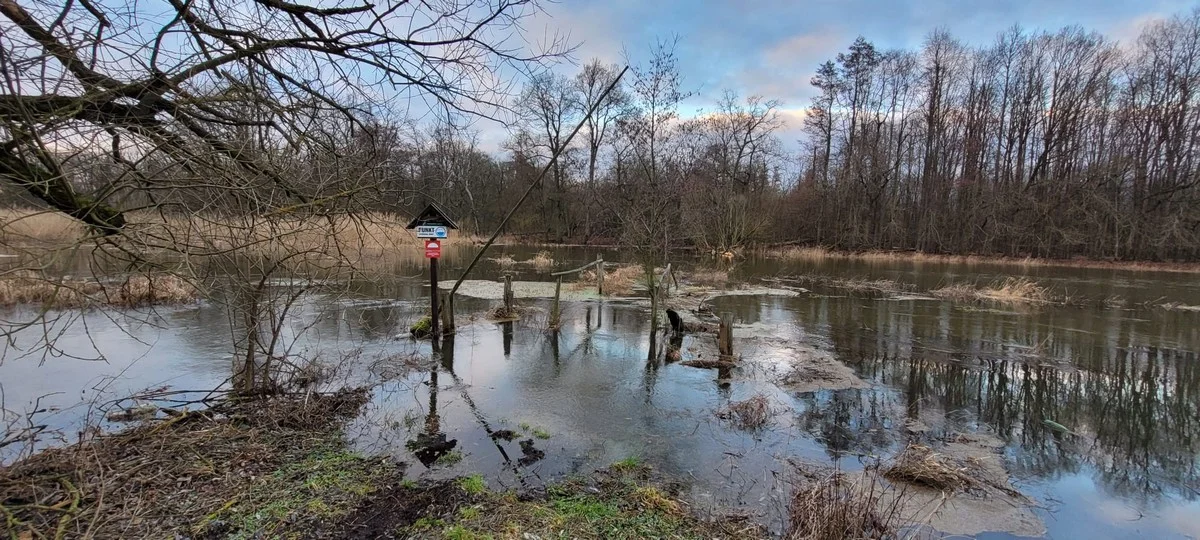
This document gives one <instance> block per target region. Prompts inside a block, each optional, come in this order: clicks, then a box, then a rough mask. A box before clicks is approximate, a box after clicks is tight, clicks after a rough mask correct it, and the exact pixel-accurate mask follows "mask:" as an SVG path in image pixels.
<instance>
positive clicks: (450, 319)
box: [440, 291, 454, 334]
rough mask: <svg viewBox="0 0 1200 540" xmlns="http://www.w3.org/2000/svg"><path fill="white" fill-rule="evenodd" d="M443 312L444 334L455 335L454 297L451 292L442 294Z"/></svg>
mask: <svg viewBox="0 0 1200 540" xmlns="http://www.w3.org/2000/svg"><path fill="white" fill-rule="evenodd" d="M440 309H441V311H442V333H444V334H453V333H454V296H452V295H451V294H450V292H449V291H443V292H442V301H441V307H440Z"/></svg>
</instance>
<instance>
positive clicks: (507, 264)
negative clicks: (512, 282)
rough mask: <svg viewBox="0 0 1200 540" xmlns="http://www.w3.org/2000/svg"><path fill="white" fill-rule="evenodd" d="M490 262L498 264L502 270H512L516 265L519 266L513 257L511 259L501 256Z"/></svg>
mask: <svg viewBox="0 0 1200 540" xmlns="http://www.w3.org/2000/svg"><path fill="white" fill-rule="evenodd" d="M488 260H489V261H492V262H494V263H496V264H497V265H499V266H500V268H511V267H512V266H513V265H514V264H517V261H516V260H515V259H513V258H512V257H509V256H508V255H501V256H499V257H496V258H494V259H488Z"/></svg>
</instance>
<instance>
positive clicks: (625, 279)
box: [571, 264, 646, 296]
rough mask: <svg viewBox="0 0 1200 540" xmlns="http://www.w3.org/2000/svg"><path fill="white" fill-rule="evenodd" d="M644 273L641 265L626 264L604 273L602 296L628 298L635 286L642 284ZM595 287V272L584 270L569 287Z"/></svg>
mask: <svg viewBox="0 0 1200 540" xmlns="http://www.w3.org/2000/svg"><path fill="white" fill-rule="evenodd" d="M645 280H646V271H645V270H643V269H642V266H641V265H636V264H626V265H622V266H618V267H617V268H614V269H611V270H606V271H605V272H604V294H606V295H612V296H629V295H631V294H633V289H634V286H635V285H638V284H644V283H645ZM594 286H596V272H595V271H594V270H585V271H583V272H580V273H579V281H576V282H575V283H574V284H572V285H571V287H572V289H573V290H581V289H584V288H587V287H594Z"/></svg>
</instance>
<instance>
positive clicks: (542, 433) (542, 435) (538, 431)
mask: <svg viewBox="0 0 1200 540" xmlns="http://www.w3.org/2000/svg"><path fill="white" fill-rule="evenodd" d="M533 436H534V437H537V438H539V439H549V438H550V432H549V431H546V430H544V429H542V428H540V427H536V428H533Z"/></svg>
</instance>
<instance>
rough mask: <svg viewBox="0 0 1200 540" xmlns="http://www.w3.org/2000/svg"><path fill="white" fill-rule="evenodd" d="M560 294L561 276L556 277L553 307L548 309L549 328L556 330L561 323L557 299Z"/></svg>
mask: <svg viewBox="0 0 1200 540" xmlns="http://www.w3.org/2000/svg"><path fill="white" fill-rule="evenodd" d="M561 292H562V276H558V281H556V282H554V307H552V308H551V309H550V328H553V329H555V330H557V329H558V327H559V325H560V323H561V322H562V312H560V311H559V305H558V297H559V294H560V293H561Z"/></svg>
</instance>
